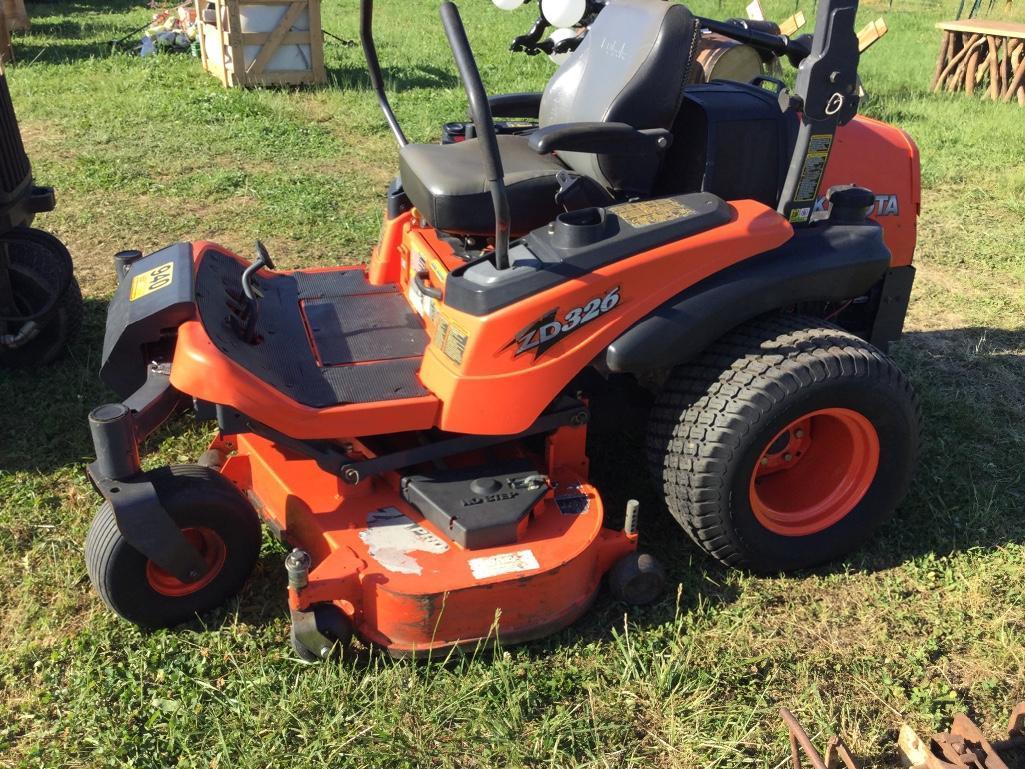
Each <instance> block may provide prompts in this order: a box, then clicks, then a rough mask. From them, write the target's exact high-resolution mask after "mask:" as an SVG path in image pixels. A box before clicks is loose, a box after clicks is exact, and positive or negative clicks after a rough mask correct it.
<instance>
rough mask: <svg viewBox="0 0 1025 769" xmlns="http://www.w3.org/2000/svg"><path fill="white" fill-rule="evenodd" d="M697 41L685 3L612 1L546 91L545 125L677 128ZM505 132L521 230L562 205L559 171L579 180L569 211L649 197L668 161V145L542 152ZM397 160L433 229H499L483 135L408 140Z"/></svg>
mask: <svg viewBox="0 0 1025 769" xmlns="http://www.w3.org/2000/svg"><path fill="white" fill-rule="evenodd" d="M606 41H608V42H607V43H606ZM697 41H698V24H697V22H696V20H695V18H694V16H692V15H691V13H690V11H688V10H687V8H686V7H684V6H682V5H679V4H677V3H667V2H664V0H611V1H610V2H608V3H607V4H606V5H605V6H604V8H603V10H602V12H601V13H600V14H598V17H597V18H596V19H595V21H594V24H593V25H592V26H591V29H590V31H589V32H588V33H587V35H586V36H585V37H584V39H583V42H582V43H581V44H580V46H579V47H578V48H577V49H576V51H574V52H573V53H572V54H570V55H569V57H568V58H567V59H566V61H565V62H563V63H562V64H561V65H560V66H559V69H558V70H556V72H555V74H554V75H553V76H552V79H551V80H550V81H549V82H548V85H547V87H546V88H545V90H544V93H543V94H541V95H540V96H539V101H538V112H537V114H536V115H535V117H537V119H538V125H539V126H540V127H541V128H542V129H544V128H549V127H552V126H556V125H561V126H572V125H574V124H588V123H626V124H627V125H628V126H632V127H633V128H636V129H665V130H668V129H670V128H671V127H672V126H673V122H674V120H675V118H676V114H677V112H678V111H679V108H680V102H681V100H682V98H683V87H684V83H685V82H686V79H687V73H688V71H689V69H690V66H691V61H692V58H693V54H694V50H695V47H696V45H697ZM523 117H529V116H527V115H525V116H523ZM497 138H498V147H499V153H500V154H501V158H502V170H503V173H504V178H505V186H506V191H507V193H508V197H509V211H510V214H511V218H512V235H513V236H514V237H517V236H520V235H524V234H526V233H527V232H528V231H530V230H533V229H536V228H538V227H542V226H544V225H546V224H548V223H549V222H550V221H552V219H554V218H555V217H556V215H558V214H559V213H561V212H562V210H563V207H562V206H561V205H559V204H558V203H556V202H555V193H556V192H557V191H558V190H559V183H558V182H557V181H556V174H558V173H559V172H560V171H567V172H569V173H570V174H571V175H572V177H573V178H575V179H579V180H580V182H578V184H577V186H576V187H575V188H574V194H573V195H572V196H567V197H570V198H571V200H572V203H571V205H570V207H571V208H583V207H586V206H591V205H605V204H607V203H610V202H613V201H614V200H617V199H628V198H633V197H650V195H651V192H652V187H653V184H654V182H655V179H656V177H657V175H658V172H659V170H660V168H661V166H662V161H663V153H661V152H657V151H651V152H646V153H643V154H640V153H637V152H633V153H627V152H623V151H622V147H621V146H620V145H619V144H616V145H614V146H612V147H609V148H608V149H606V145H602V148H601V149H600V150H598V151H597V152H590V151H573V152H570V151H560V152H559V155H558V157H556V155H540V154H538V153H537V152H535V151H534V150H532V149H531V148H530V147H529V146H528V144H527V137H526V136H516V135H500V136H498V137H497ZM399 157H400V162H401V178H402V186H403V189H404V190H405V193H406V195H407V197H408V198H409V200H410V202H411V203H412V204H413V205H414V206H416V208H417V209H418V210H419V211H420V212H421V214H423V216H424V218H425V219H426V220H427V221H428V222H429V223H430V224H431V225H432V226H434V227H436V228H438V229H439V230H445V231H447V232H452V233H458V234H466V235H484V236H487V235H492V234H494V230H495V218H494V213H493V210H492V209H493V204H492V202H491V194H490V191H489V188H488V184H487V181H486V179H485V175H484V160H483V157H482V155H481V151H480V146H479V145H478V143H477V141H475V140H470V141H464V142H459V143H456V144H448V145H427V144H409V145H406V146H404V147H403V148H402V149H401V151H400V153H399ZM581 192H582V193H583V194H582V195H581V194H580V193H581Z"/></svg>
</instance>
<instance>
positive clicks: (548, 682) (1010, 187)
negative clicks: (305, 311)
mask: <svg viewBox="0 0 1025 769" xmlns="http://www.w3.org/2000/svg"><path fill="white" fill-rule="evenodd" d="M378 4H379V6H380V7H379V11H378V16H379V23H378V27H379V48H380V53H381V56H382V59H383V61H384V63H385V66H386V69H387V73H386V74H387V79H388V82H389V87H390V89H391V91H392V92H393V94H394V104H395V106H396V109H397V112H398V114H399V117H400V119H401V120H402V122H403V124H404V126H405V127H406V129H407V132H408V133H409V135H410V137H411V138H413V139H415V140H432V139H433V138H435V137H436V136H437V135H438V133H439V131H440V124H441V123H442V122H443V121H445V120H447V119H453V118H458V117H460V116H461V115H463V114H464V110H465V97H464V95H463V92H462V90H461V88H460V87H459V85H458V82H457V80H456V77H455V70H454V67H453V65H452V62H451V58H450V55H449V52H448V49H447V47H446V45H445V42H444V36H443V33H442V30H441V26H440V22H439V21H438V17H437V5H438V2H437V0H379V3H378ZM743 5H744V3H743V1H742V0H726V1H725V2H722V3H720V4H716V3H713V2H711V1H710V0H701V2H700V3H698V4H696V6H695V10H697V11H699V12H702V13H706V14H708V15H717V16H729V15H739V14H742V12H743ZM864 5H865V7H863V10H862V17H863V20H864V21H867V20H869V19H871V18H874V17H875V16H877V15H879V14H880V13H884V14H885V16H886V19H887V22H888V24H889V26H890V29H891V32H890V34H889V36H887V37H886V38H885V39H884V40H883V41H882V42H881V43H879V44H878V45H877V46H876V48H874V49H873V50H872V51H871V52H870V53H869V54H868V55H866V57H865V60H864V62H863V67H862V75H863V79H864V81H865V83H866V86H867V87H868V89H869V90H870V92H871V94H872V98H871V99H870V100H869V101H868V102H867V103H866V104H865V106H864V109H863V111H865V112H867V113H869V114H872V115H874V116H877V117H880V118H882V119H884V120H888V121H892V122H894V123H896V124H898V125H900V126H902V127H904V128H905V129H907V130H908V131H909V132H910V133H911V134H912V136H914V138H915V139H916V140H917V142H918V143H919V146H920V148H921V152H922V167H923V176H924V186H925V191H924V195H923V213H922V218H921V237H920V246H919V251H918V257H917V264H918V268H919V273H918V281H917V283H916V286H915V294H914V297H913V301H912V307H911V311H910V317H909V320H908V328H907V334H906V335H905V337H904V340H903V341H902V342H901V343H900V344H899V345H897V346H896V347H895V349H894V354H895V355H896V357H897V359H898V360H899V362H900V363H901V365H902V366H903V367H904V368H905V370H906V371H907V372H908V373H909V375H910V377H911V378H912V380H913V381H914V383H915V384H916V386H917V387H918V389H919V392H920V394H921V397H922V401H923V407H924V415H925V436H924V440H925V443H924V454H923V458H922V463H921V468H920V470H919V472H918V475H917V479H916V481H915V483H914V485H913V487H912V490H911V493H910V495H909V497H908V499H907V501H906V502H905V503H904V505H903V506H902V508H901V509H900V510H899V511H898V514H897V516H896V517H895V519H894V520H893V521H892V522H891V523H889V524H888V525H886V526H885V527H884V529H883V530H882V532H881V534H880V535H879V536H878V537H877V538H876V539H875V540H874V541H873V543H872V544H871V545H870V546H869V547H868V548H866V549H865V550H863V551H861V552H858V553H856V554H855V555H853V556H852V557H851V559H850V560H849V562H847V563H843V564H835V565H834V566H832V567H830V568H827V569H822V570H819V571H816V572H814V573H811V574H802V575H797V576H790V577H780V578H771V579H770V578H756V577H753V576H750V575H746V574H743V573H740V572H735V571H728V570H724V569H723V568H721V567H719V566H718V565H717V564H715V563H714V562H712V561H711V560H710V559H708V558H707V557H705V556H704V555H703V554H701V553H700V552H699V551H698V550H697V549H696V548H695V547H693V546H692V545H691V544H690V543H689V542H688V541H687V540H686V539H685V537H684V535H683V534H682V532H681V531H679V530H678V529H677V528H676V526H675V524H673V523H672V522H671V521H669V520H668V516H667V515H666V514H665V512H664V510H663V509H662V508H661V507H660V504H659V502H658V500H657V498H656V497H655V495H654V493H653V490H652V488H650V486H649V485H648V484H647V483H646V482H645V481H644V480H643V477H644V476H643V473H642V472H641V471H640V462H639V461H626V462H623V461H622V457H623V455H624V453H625V454H626V455H627V457H630V456H633V455H636V454H637V453H638V451H639V449H638V448H637V446H638V442H639V436H640V433H641V430H642V425H636V426H635V427H634V428H632V429H630V430H628V431H627V432H626V433H625V434H620V435H616V436H614V437H612V436H602V435H595V436H593V438H594V440H593V444H594V445H593V447H592V452H593V455H594V458H595V462H594V465H595V466H594V473H593V475H594V478H595V480H596V481H597V482H598V485H599V486H600V487H602V488H603V489H604V490H605V492H606V493H607V496H608V497H609V499H610V500H611V502H610V504H611V505H613V506H614V507H616V508H617V509H618V507H619V506H620V505H621V504H622V503H623V501H624V500H625V499H626V498H628V497H630V496H635V497H638V498H639V499H641V500H642V504H643V507H642V510H643V513H642V532H643V534H642V540H643V546H644V547H646V548H648V549H650V550H651V551H653V552H655V553H656V554H657V555H658V556H659V557H660V558H661V559H662V560H663V561H664V562H665V563H666V565H667V568H668V571H669V576H670V581H671V585H672V589H671V590H670V591H669V593H668V594H667V596H666V597H665V598H664V600H662V601H661V602H660V603H658V604H656V605H654V606H651V607H648V608H645V609H641V610H629V611H627V610H626V609H625V608H624V606H622V605H620V604H617V603H615V602H613V601H612V599H611V598H609V597H608V596H606V595H604V594H603V595H602V596H601V597H600V598H599V600H598V602H597V604H596V605H595V607H594V609H593V610H592V611H591V612H590V613H589V614H588V615H587V616H586V617H585V618H584V619H583V620H581V621H580V622H578V623H577V624H576V625H575V626H573V627H572V628H570V629H569V630H567V631H565V632H562V633H560V634H557V635H556V636H554V637H552V638H550V639H548V640H546V641H543V642H538V643H533V644H529V645H527V646H523V647H518V648H511V649H508V650H505V651H500V652H498V653H497V654H494V655H483V654H482V655H468V656H460V657H457V658H455V659H453V660H451V661H450V662H449V663H448V664H440V663H433V664H417V663H411V662H392V661H389V660H387V659H385V658H383V657H382V656H380V655H375V654H368V653H362V654H360V655H359V656H358V657H357V659H355V660H354V661H350V662H346V663H343V664H341V665H326V666H315V667H309V666H305V665H303V664H301V663H299V662H297V661H296V660H295V659H294V658H293V657H292V655H291V652H290V650H289V648H288V641H287V637H288V613H287V607H286V603H285V590H284V569H283V567H282V561H283V556H284V550H283V548H282V547H281V546H279V545H276V544H274V543H272V542H271V541H270V540H269V539H268V540H267V541H266V544H265V547H264V550H263V553H262V556H261V560H260V562H259V564H258V566H257V569H256V572H255V573H254V575H253V577H252V579H251V580H250V582H249V584H248V586H247V587H246V589H245V590H244V592H243V593H242V595H241V596H240V597H239V599H238V600H237V602H235V603H233V604H232V605H230V606H228V607H226V608H225V609H224V610H223V611H220V612H218V613H215V614H212V615H209V616H207V617H205V618H203V620H202V622H200V621H196V622H194V623H192V624H191V625H188V626H185V627H181V628H178V629H176V630H173V631H167V632H158V633H152V634H142V633H140V632H139V631H138V630H136V629H135V628H134V627H132V626H129V625H128V624H126V623H124V622H122V621H120V620H118V619H117V618H116V617H114V616H112V615H111V614H110V613H109V612H108V611H106V610H105V609H104V607H103V606H102V605H101V604H100V602H99V600H98V599H97V598H96V596H95V595H94V593H93V592H92V590H91V589H90V586H89V583H88V579H87V577H86V571H85V564H84V562H83V558H82V543H83V540H84V538H85V532H86V528H87V526H88V523H89V519H90V517H91V515H92V512H93V509H94V508H95V506H96V504H97V499H96V496H95V494H94V493H93V492H92V490H91V488H90V487H89V484H88V482H87V481H86V478H85V475H84V472H83V466H84V464H85V463H86V462H87V461H89V460H90V459H91V457H90V453H91V445H90V441H89V437H88V431H87V428H86V414H87V413H88V411H89V409H90V407H91V406H93V405H95V404H98V403H102V402H104V401H106V400H109V399H110V398H111V395H110V393H108V392H106V391H105V389H104V387H103V385H102V384H101V383H100V382H99V380H98V377H97V369H98V364H99V356H100V347H101V337H102V326H103V319H104V313H105V303H106V300H107V299H108V297H109V296H110V295H111V293H112V291H113V288H114V277H113V272H112V269H111V266H110V257H111V255H112V254H113V253H114V252H115V251H117V250H120V249H123V248H133V247H134V248H141V249H146V250H148V249H153V248H156V247H159V246H162V245H165V244H167V243H170V242H173V241H175V240H178V239H198V238H209V239H215V240H218V241H220V242H222V243H224V244H225V245H227V246H229V247H232V248H234V249H237V250H240V251H241V252H242V253H247V254H248V253H250V250H251V248H252V241H253V240H254V239H255V238H257V237H259V238H262V239H263V240H264V242H266V243H267V244H268V246H269V247H270V250H271V252H272V253H273V254H275V255H276V256H278V257H279V262H280V264H282V265H284V266H287V267H294V266H299V265H310V264H322V265H326V264H334V263H338V262H349V263H351V262H356V261H358V260H360V259H362V258H365V256H366V255H367V254H368V252H369V249H370V247H371V245H372V243H373V241H374V239H375V237H376V234H377V228H378V225H379V221H380V209H381V205H382V203H381V201H382V194H383V192H384V190H385V187H386V185H387V183H388V181H389V179H390V178H391V177H392V176H393V175H394V173H395V169H396V152H395V147H394V145H393V143H392V139H391V136H390V134H389V133H388V131H387V129H386V127H385V124H384V121H383V119H382V118H381V116H380V113H379V111H378V109H377V106H376V103H375V101H374V98H373V96H372V94H371V93H370V92H369V91H368V90H367V78H366V76H365V73H364V68H363V63H362V59H361V55H360V52H359V49H358V47H346V46H343V45H341V44H339V43H337V42H336V41H334V40H333V39H331V38H329V40H328V45H327V53H326V57H327V63H328V67H329V72H330V78H331V81H332V87H330V88H324V89H320V90H300V91H295V92H293V91H252V92H239V91H226V90H223V89H222V88H221V86H220V85H219V83H217V81H215V80H214V79H213V78H212V77H210V76H207V75H205V74H204V73H203V72H202V71H201V67H200V64H199V62H198V61H197V60H194V59H192V58H189V57H187V56H177V57H175V56H161V57H154V58H150V59H145V60H143V59H139V58H134V57H132V56H129V55H120V54H119V55H113V56H112V55H110V54H109V53H108V51H107V49H106V48H105V46H104V44H103V41H105V40H110V39H112V38H115V37H119V36H120V35H121V34H123V33H124V32H127V31H128V30H130V29H132V28H133V27H135V26H139V25H140V24H142V23H144V22H145V21H146V19H147V18H148V14H149V13H150V11H148V10H146V9H145V8H144V7H142V6H141V4H140V3H131V2H127V1H126V0H74V1H72V2H61V3H31V4H30V12H31V14H32V17H33V30H32V31H31V32H30V33H29V34H27V35H24V36H20V37H18V38H17V39H16V48H17V51H18V55H19V62H18V63H17V64H16V65H15V66H13V67H11V68H10V69H9V71H8V77H9V80H10V83H11V89H12V92H13V95H14V99H15V105H16V108H17V111H18V114H19V118H20V120H21V124H22V129H23V132H24V135H25V138H26V144H27V146H28V148H29V151H30V153H31V156H32V160H33V165H34V168H35V172H36V177H37V179H38V180H39V181H40V182H42V183H45V184H50V185H53V186H55V187H56V188H57V191H58V201H59V206H58V209H57V210H56V211H55V212H54V213H51V214H46V215H44V216H41V217H40V218H39V219H38V220H37V224H38V225H39V226H41V227H44V228H46V229H48V230H50V231H52V232H54V233H55V234H57V235H59V236H60V237H61V238H62V239H63V240H64V241H65V242H66V243H68V245H69V247H70V248H71V250H72V253H73V254H74V256H75V261H76V268H77V271H78V274H79V277H80V280H81V282H82V285H83V289H84V293H85V295H86V302H87V307H86V321H85V327H84V329H83V332H82V334H81V336H80V337H79V339H78V340H77V341H76V343H75V344H74V346H73V347H72V349H71V350H70V352H69V355H68V356H67V358H66V359H65V360H64V361H62V362H61V363H60V364H58V365H55V366H53V367H51V368H49V369H47V370H45V371H40V372H36V373H17V374H12V373H9V372H0V406H2V408H3V412H2V415H0V427H2V431H0V562H2V564H3V565H2V566H0V629H2V640H3V643H2V645H0V765H10V766H137V767H167V766H179V765H180V766H190V767H191V766H196V767H198V766H203V767H272V766H273V767H278V766H289V767H302V766H311V767H314V766H316V767H322V766H323V767H327V766H332V767H334V766H338V767H341V766H344V767H348V766H375V767H413V766H458V767H499V766H529V767H542V766H551V767H565V766H600V767H605V766H608V767H622V766H638V767H642V766H643V767H650V766H656V767H738V766H757V767H778V766H781V765H782V763H783V762H784V760H785V758H786V755H787V748H786V742H785V732H784V730H783V728H782V726H781V724H780V722H779V720H778V718H777V716H776V711H777V709H778V708H779V706H781V705H786V706H787V707H790V708H791V709H792V710H793V711H794V712H795V713H796V714H797V715H798V716H799V717H800V718H801V719H802V720H803V721H804V723H805V724H806V725H807V726H808V727H809V730H810V732H811V733H812V734H813V735H814V736H816V738H817V739H818V740H819V741H821V740H822V739H823V738H824V735H826V734H827V733H831V732H833V731H835V730H839V731H840V732H841V733H843V734H844V735H845V736H846V738H847V740H848V742H849V744H850V745H851V746H852V747H853V749H854V750H855V752H857V753H859V754H860V755H862V756H864V757H865V759H866V764H867V765H872V766H875V765H893V764H895V762H896V755H895V750H894V747H893V744H894V741H895V739H896V734H897V730H898V728H899V726H900V724H901V723H902V722H904V721H908V722H910V723H911V724H912V725H914V726H915V727H916V728H917V729H919V730H920V731H928V730H930V729H934V728H938V727H943V726H946V725H947V724H948V723H949V717H950V716H951V715H952V714H953V713H954V712H956V711H967V712H969V713H970V714H971V715H972V716H973V717H975V718H977V720H978V721H979V722H981V723H983V724H985V725H986V728H987V729H989V730H991V731H997V730H999V729H1000V728H1001V726H1002V724H1003V721H1004V719H1005V718H1006V714H1007V712H1008V711H1009V709H1010V707H1011V706H1012V705H1013V704H1014V703H1015V702H1016V701H1018V700H1020V699H1025V646H1023V640H1025V597H1023V596H1025V593H1023V590H1022V587H1023V580H1025V562H1023V559H1025V537H1023V509H1025V478H1023V467H1025V414H1023V411H1022V404H1023V403H1025V256H1023V255H1025V224H1023V220H1025V130H1023V126H1025V111H1023V110H1022V109H1020V108H1019V107H1018V106H1017V105H1015V106H1005V105H994V104H992V103H988V102H986V103H984V102H982V101H981V100H973V99H969V98H965V97H958V96H948V95H942V96H931V95H928V94H926V93H925V90H926V88H927V86H928V84H929V80H930V77H931V74H932V67H933V63H934V57H935V53H936V48H937V46H938V34H937V33H936V31H935V30H934V29H933V28H932V24H933V23H934V22H935V21H937V20H939V19H941V18H943V17H947V16H950V15H952V14H953V11H954V4H953V3H952V2H945V3H943V4H940V3H935V2H923V0H898V2H896V3H895V4H894V5H895V7H894V8H893V9H892V10H891V9H889V8H888V6H887V4H886V3H881V2H877V1H876V0H871V1H870V2H866V3H865V4H864ZM1001 5H1002V4H1001ZM356 6H357V2H356V0H328V1H327V2H326V3H325V9H324V25H325V28H326V29H328V30H330V31H331V32H333V33H335V34H337V35H339V36H340V37H342V38H354V37H355V36H356V30H357V15H356ZM462 6H463V14H464V18H465V20H466V23H467V26H468V28H469V32H470V37H471V40H472V42H473V44H474V46H475V48H476V51H477V55H478V58H479V60H480V64H481V70H482V74H483V77H484V80H485V82H486V84H487V86H488V88H489V90H491V91H492V92H500V91H513V90H529V89H532V88H536V87H540V86H541V85H542V84H543V82H544V81H545V79H546V76H547V75H548V73H549V72H550V71H551V66H550V64H549V63H548V62H547V61H546V60H544V59H542V58H526V57H524V56H514V55H511V54H509V53H508V52H507V51H506V46H507V43H508V41H509V40H510V39H511V37H512V36H513V35H514V34H516V33H519V32H522V31H525V29H526V28H527V26H528V25H529V23H530V21H531V20H532V13H531V11H530V10H529V9H527V10H521V11H520V12H517V13H513V14H502V13H499V12H498V11H495V10H494V9H493V8H492V6H491V4H490V3H488V2H486V0H463V2H462ZM766 9H767V11H769V12H771V13H772V14H773V15H775V16H776V17H782V16H785V15H788V14H789V13H790V12H792V10H793V4H792V3H791V2H790V1H789V0H787V1H786V2H783V1H782V0H780V1H779V2H768V3H766ZM804 10H805V11H806V12H807V13H808V15H809V17H810V16H811V15H812V11H813V8H812V7H811V6H810V5H805V6H804ZM866 162H872V159H871V158H866ZM208 438H209V435H208V434H206V433H205V432H204V431H203V430H200V429H198V428H196V427H194V426H192V425H191V424H190V423H189V422H187V421H185V420H182V421H180V422H178V423H175V424H173V425H170V426H168V427H167V428H166V429H165V430H164V431H163V432H162V433H161V434H160V435H159V436H158V437H157V438H156V439H155V440H153V441H152V445H151V449H152V454H151V457H150V459H151V461H152V462H153V463H155V464H163V463H166V462H176V461H190V460H194V459H195V457H197V456H198V454H200V453H201V452H202V450H203V449H204V446H205V442H206V441H207V440H208Z"/></svg>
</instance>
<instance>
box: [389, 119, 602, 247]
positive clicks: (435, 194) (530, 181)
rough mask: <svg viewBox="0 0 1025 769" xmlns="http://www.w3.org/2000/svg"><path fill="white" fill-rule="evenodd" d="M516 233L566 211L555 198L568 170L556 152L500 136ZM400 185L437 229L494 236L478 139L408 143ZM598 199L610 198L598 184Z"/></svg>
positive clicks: (491, 206) (402, 156)
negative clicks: (561, 175) (558, 177)
mask: <svg viewBox="0 0 1025 769" xmlns="http://www.w3.org/2000/svg"><path fill="white" fill-rule="evenodd" d="M498 149H499V151H500V153H501V155H502V168H503V170H504V171H505V187H506V191H507V192H508V194H509V208H510V210H511V211H512V231H513V235H522V234H525V233H527V232H529V231H530V230H533V229H535V228H537V227H541V226H543V225H545V224H547V223H548V222H550V221H551V220H552V219H554V218H555V216H556V215H557V214H558V213H560V212H561V211H562V207H561V206H560V205H559V204H558V203H556V202H555V193H556V192H558V191H559V182H558V181H557V180H556V178H555V176H556V174H558V173H559V171H565V170H567V169H566V166H564V165H563V164H562V163H561V162H560V161H559V159H558V158H556V157H555V155H539V154H538V153H536V152H535V151H534V150H532V149H531V148H530V147H528V146H527V137H526V136H516V135H503V136H499V137H498ZM399 159H400V168H401V178H402V188H403V190H405V193H406V195H407V196H408V197H409V200H410V202H411V203H412V204H413V205H414V206H416V207H417V209H418V210H419V211H420V212H421V213H422V214H423V215H424V216H425V217H426V218H427V221H429V222H430V223H431V224H432V225H433V226H435V227H437V228H438V229H439V230H451V231H453V232H459V233H463V234H466V235H485V236H486V235H493V234H494V232H495V209H494V204H493V203H492V202H491V192H490V190H489V188H488V181H487V179H486V178H485V176H484V160H483V157H482V156H481V151H480V147H479V146H478V144H477V140H476V139H470V140H467V141H462V142H457V143H455V144H407V145H406V146H405V147H403V148H402V150H401V151H400V153H399ZM593 187H594V194H595V200H594V202H595V203H598V202H601V201H603V200H607V199H608V196H607V195H605V194H604V193H603V191H602V190H601V188H600V187H599V186H598V185H597V184H594V185H593Z"/></svg>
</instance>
